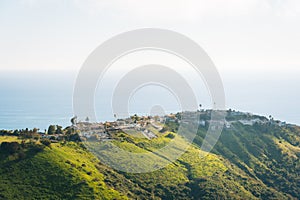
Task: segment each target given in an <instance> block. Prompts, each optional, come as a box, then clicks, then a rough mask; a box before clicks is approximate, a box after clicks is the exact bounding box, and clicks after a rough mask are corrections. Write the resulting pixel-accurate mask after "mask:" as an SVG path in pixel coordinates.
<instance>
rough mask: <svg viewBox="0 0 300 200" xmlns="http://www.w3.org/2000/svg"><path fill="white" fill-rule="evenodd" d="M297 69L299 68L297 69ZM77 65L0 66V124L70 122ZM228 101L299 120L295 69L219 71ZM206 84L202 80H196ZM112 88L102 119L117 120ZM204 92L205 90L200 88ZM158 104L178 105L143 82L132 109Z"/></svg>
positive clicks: (100, 110) (100, 95) (99, 103)
mask: <svg viewBox="0 0 300 200" xmlns="http://www.w3.org/2000/svg"><path fill="white" fill-rule="evenodd" d="M298 74H299V73H298ZM76 76H77V74H76V72H74V71H0V93H1V98H0V129H21V128H34V127H37V128H40V129H41V130H43V129H46V128H47V127H48V126H49V125H50V124H59V125H62V126H67V125H69V124H70V118H71V117H72V116H73V108H72V94H73V87H74V83H75V80H76ZM221 77H222V79H223V84H224V88H225V94H226V107H227V108H228V109H229V108H232V109H235V110H240V111H247V112H252V113H255V114H261V115H266V116H268V115H272V116H273V117H274V118H275V119H279V120H282V121H286V122H288V123H295V124H300V106H299V105H298V104H299V101H298V100H299V99H300V98H299V97H300V93H299V89H300V79H299V78H298V76H297V73H292V72H290V73H289V72H285V73H279V72H278V73H277V72H273V73H247V72H235V73H229V72H228V73H227V72H225V73H221ZM192 85H193V87H198V85H199V88H196V90H205V88H202V87H203V83H201V84H200V83H199V84H198V83H192ZM109 91H111V89H110V88H108V89H107V91H105V90H104V91H100V92H99V91H98V92H96V95H95V100H96V104H95V108H96V112H97V117H98V120H99V121H109V120H114V117H113V113H112V112H111V108H110V107H111V104H110V101H109V99H110V95H109V93H110V92H109ZM201 95H202V94H201ZM201 95H199V96H197V98H198V100H199V103H201V104H203V108H204V109H205V108H211V102H209V100H208V99H209V98H208V97H207V96H203V97H202V96H201ZM155 104H160V105H162V106H163V107H164V108H165V109H166V113H168V112H176V111H180V107H179V106H178V103H177V102H176V101H175V100H174V98H173V97H172V96H170V94H168V93H167V92H166V91H163V90H161V89H159V88H145V90H144V91H141V92H140V93H137V94H136V96H135V98H133V99H132V100H131V101H130V102H129V108H130V113H131V114H133V113H137V114H149V113H150V110H151V107H150V108H149V106H151V105H152V106H153V105H155Z"/></svg>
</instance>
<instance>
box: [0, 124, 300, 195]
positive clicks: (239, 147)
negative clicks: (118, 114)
mask: <svg viewBox="0 0 300 200" xmlns="http://www.w3.org/2000/svg"><path fill="white" fill-rule="evenodd" d="M167 126H168V124H167ZM171 126H172V129H176V124H171V125H170V127H171ZM174 127H175V128H174ZM206 128H207V127H200V128H199V132H198V135H197V137H196V139H195V141H194V142H195V143H194V145H192V146H190V147H189V148H188V150H187V151H186V152H185V153H184V154H183V155H182V156H181V157H180V158H179V159H178V160H177V161H176V162H174V163H172V164H170V165H168V166H167V167H166V168H163V169H161V170H158V171H155V172H151V173H142V174H133V173H124V172H120V171H116V170H114V169H112V168H110V167H108V166H106V165H104V164H103V163H102V162H101V161H100V160H98V159H97V158H96V157H95V156H94V155H93V154H91V153H89V152H88V151H87V150H86V149H85V147H84V146H83V145H82V143H75V142H60V143H52V144H51V146H50V147H48V146H45V145H43V144H41V143H40V142H39V141H33V140H31V141H30V140H27V141H26V143H24V142H23V143H22V142H21V141H20V140H18V139H17V137H12V136H1V137H0V143H1V142H13V141H17V142H18V143H19V145H20V148H16V149H14V152H12V151H5V150H3V149H2V150H1V155H0V199H299V198H300V192H299V191H300V190H299V188H300V185H299V184H300V180H299V177H300V174H299V172H300V165H299V153H300V147H299V143H300V135H299V132H300V131H299V130H300V129H299V128H298V127H287V126H286V127H278V126H273V125H271V124H263V125H259V124H255V125H253V126H248V125H242V124H241V123H239V122H236V123H233V124H232V126H231V128H229V129H225V130H224V131H223V133H222V135H221V137H220V140H219V142H218V143H217V145H216V146H215V148H214V150H213V152H212V153H210V154H208V155H207V156H206V157H199V154H201V153H203V152H201V150H200V149H199V147H200V146H201V143H202V141H203V137H204V136H205V133H206ZM165 130H168V127H165ZM171 134H172V135H173V136H174V137H175V138H173V137H170V132H168V131H166V132H162V133H159V132H156V135H158V136H159V137H158V138H155V139H152V140H148V139H146V138H141V137H133V135H128V134H124V133H117V134H115V135H114V143H115V144H116V145H118V146H119V147H121V148H122V149H124V150H126V151H131V152H147V151H154V150H156V149H159V148H161V147H163V146H165V145H166V144H168V143H169V142H170V141H171V140H176V141H177V142H178V143H177V144H178V145H185V140H184V139H182V138H181V137H180V136H178V135H176V134H175V133H171ZM107 156H110V155H107ZM157 156H158V157H159V158H158V157H153V160H154V161H155V159H161V157H160V156H159V155H157Z"/></svg>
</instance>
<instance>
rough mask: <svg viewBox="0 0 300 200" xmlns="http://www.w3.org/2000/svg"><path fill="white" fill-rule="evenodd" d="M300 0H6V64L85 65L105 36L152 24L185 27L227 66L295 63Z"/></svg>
mask: <svg viewBox="0 0 300 200" xmlns="http://www.w3.org/2000/svg"><path fill="white" fill-rule="evenodd" d="M299 24H300V2H299V1H298V0H243V1H240V0H227V1H224V0H185V1H179V0H164V1H161V0H151V1H145V0H109V1H104V0H15V1H10V0H1V1H0V30H1V31H0V44H1V45H0V70H31V69H39V70H50V69H57V70H59V69H64V70H78V69H79V68H80V66H81V65H82V63H83V62H84V60H85V59H86V57H87V56H88V55H89V54H90V53H91V52H92V51H93V50H94V49H95V48H96V47H97V46H98V45H100V44H101V43H102V42H103V41H105V40H107V39H109V38H110V37H112V36H114V35H117V34H119V33H122V32H125V31H129V30H133V29H137V28H145V27H154V28H165V29H170V30H174V31H177V32H180V33H182V34H184V35H186V36H188V37H190V38H191V39H193V40H194V41H196V42H197V43H198V44H200V45H201V46H202V47H203V48H204V50H205V51H206V52H207V53H208V55H209V56H210V57H211V58H212V59H213V61H214V62H215V64H216V66H217V67H218V69H219V70H220V71H221V72H228V71H229V72H230V73H231V72H234V71H245V70H246V71H252V72H253V71H258V70H265V71H274V70H276V71H282V70H288V71H295V70H298V68H299V65H300V56H299V52H300V39H299V35H300V26H299Z"/></svg>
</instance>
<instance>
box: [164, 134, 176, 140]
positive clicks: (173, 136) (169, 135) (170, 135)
mask: <svg viewBox="0 0 300 200" xmlns="http://www.w3.org/2000/svg"><path fill="white" fill-rule="evenodd" d="M166 137H167V138H171V139H173V138H175V135H174V134H173V133H168V134H167V135H166Z"/></svg>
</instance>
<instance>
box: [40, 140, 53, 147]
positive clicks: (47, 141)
mask: <svg viewBox="0 0 300 200" xmlns="http://www.w3.org/2000/svg"><path fill="white" fill-rule="evenodd" d="M41 143H42V144H43V145H45V146H47V147H50V146H51V141H50V140H49V139H42V140H41Z"/></svg>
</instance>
